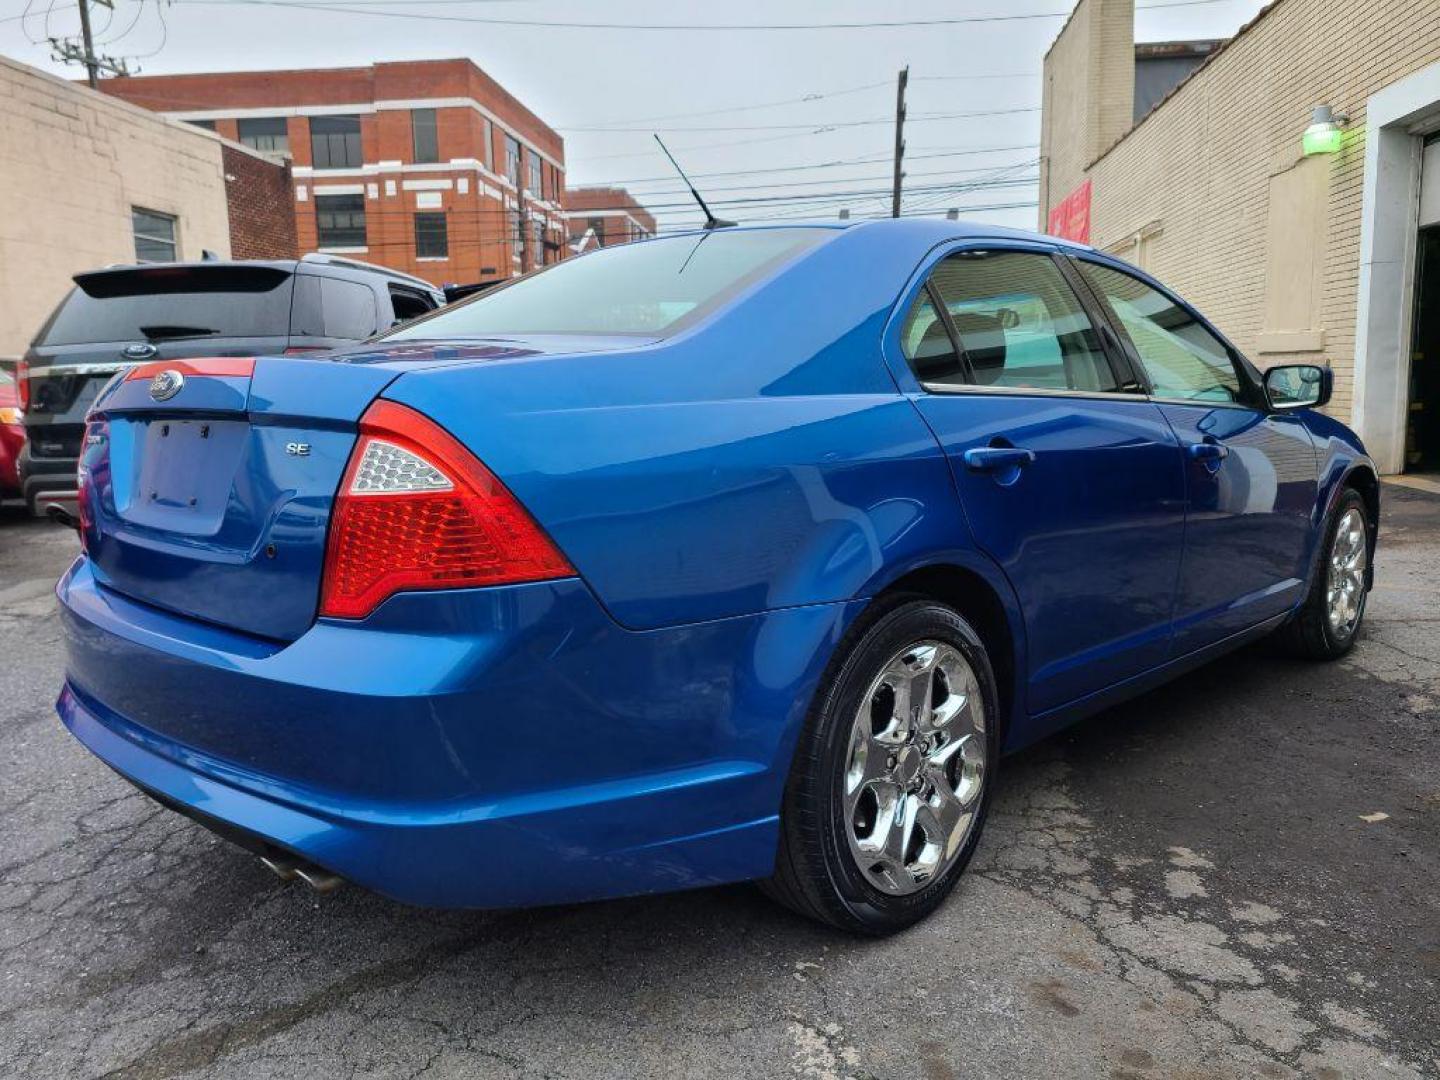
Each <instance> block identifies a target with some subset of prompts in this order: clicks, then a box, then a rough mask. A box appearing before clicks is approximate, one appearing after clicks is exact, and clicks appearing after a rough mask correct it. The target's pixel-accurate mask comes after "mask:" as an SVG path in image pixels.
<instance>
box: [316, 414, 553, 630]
mask: <svg viewBox="0 0 1440 1080" xmlns="http://www.w3.org/2000/svg"><path fill="white" fill-rule="evenodd" d="M574 573H575V571H574V570H573V569H572V568H571V566H570V564H569V562H567V561H566V559H565V556H564V555H562V554H560V552H559V551H558V550H557V549H556V547H555V545H554V544H553V543H551V542H550V538H549V537H547V536H546V535H545V534H544V532H542V531H541V529H540V526H539V525H537V524H536V523H535V521H534V519H533V518H531V517H530V515H529V514H528V513H527V512H526V510H525V508H524V507H523V506H521V505H520V503H519V502H518V501H516V499H515V496H513V495H511V494H510V492H509V491H508V490H506V488H505V485H503V484H502V483H500V481H499V480H497V479H496V478H495V476H494V475H493V474H492V473H491V472H490V470H489V469H487V468H485V466H484V465H482V464H480V462H479V461H477V460H476V459H475V457H474V455H472V454H471V453H470V452H469V451H468V450H466V449H465V447H463V446H461V445H460V443H459V442H458V441H457V440H456V439H455V438H454V436H452V435H450V433H449V432H447V431H445V430H444V429H443V428H441V427H439V426H438V425H437V424H435V423H433V422H432V421H430V420H427V419H426V418H425V417H423V416H421V415H420V414H419V413H417V412H415V411H414V410H413V409H409V408H406V407H405V406H404V405H397V404H395V403H394V402H391V401H377V402H375V403H374V404H373V405H371V406H370V408H369V409H367V410H366V412H365V415H364V416H363V417H361V419H360V438H359V440H358V441H357V442H356V443H355V449H354V450H352V451H351V453H350V463H349V464H348V465H347V466H346V468H345V477H344V479H343V480H341V482H340V492H339V494H338V495H337V497H336V499H335V511H334V513H333V514H332V516H331V520H330V538H329V541H328V543H327V544H326V549H325V576H324V585H323V587H322V589H321V594H320V614H321V615H329V616H333V617H336V618H342V619H358V618H363V617H364V616H366V615H368V614H370V612H372V611H374V610H375V608H376V607H377V606H379V604H380V602H381V601H382V600H384V599H385V598H386V597H388V596H391V595H392V594H394V593H397V592H400V591H402V590H406V589H460V588H473V587H475V586H480V585H509V584H515V583H517V582H522V581H542V580H545V579H547V578H557V577H568V576H570V575H572V574H574Z"/></svg>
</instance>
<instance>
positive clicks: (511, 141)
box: [505, 135, 521, 193]
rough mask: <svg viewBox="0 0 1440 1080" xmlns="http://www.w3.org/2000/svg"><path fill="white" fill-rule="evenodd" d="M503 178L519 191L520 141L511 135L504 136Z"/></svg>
mask: <svg viewBox="0 0 1440 1080" xmlns="http://www.w3.org/2000/svg"><path fill="white" fill-rule="evenodd" d="M505 176H506V178H507V179H508V180H509V181H510V183H511V184H512V185H514V187H515V191H516V192H517V193H518V192H519V191H520V187H521V183H520V140H519V139H517V138H515V137H514V136H513V135H506V136H505Z"/></svg>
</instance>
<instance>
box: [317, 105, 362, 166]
mask: <svg viewBox="0 0 1440 1080" xmlns="http://www.w3.org/2000/svg"><path fill="white" fill-rule="evenodd" d="M310 159H311V164H313V165H314V166H315V168H317V169H358V168H359V167H360V166H361V164H362V163H363V158H362V155H361V153H360V118H359V117H358V116H312V117H311V118H310Z"/></svg>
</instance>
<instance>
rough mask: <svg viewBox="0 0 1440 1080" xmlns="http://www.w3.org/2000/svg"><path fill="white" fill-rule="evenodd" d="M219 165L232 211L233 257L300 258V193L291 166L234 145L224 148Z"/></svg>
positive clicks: (231, 235)
mask: <svg viewBox="0 0 1440 1080" xmlns="http://www.w3.org/2000/svg"><path fill="white" fill-rule="evenodd" d="M220 160H221V163H222V167H223V168H224V170H225V197H226V206H227V208H228V209H229V211H230V257H231V258H232V259H293V258H295V256H296V255H298V254H299V253H300V252H299V250H298V245H297V242H296V239H295V210H294V206H295V189H294V188H293V187H292V185H291V180H290V166H289V164H288V163H287V162H283V161H281V162H278V163H277V162H275V161H273V160H267V159H266V158H264V157H261V156H260V155H259V154H256V153H253V152H250V153H247V152H246V151H245V150H242V149H240V148H238V147H235V146H231V145H230V144H229V143H221V144H220Z"/></svg>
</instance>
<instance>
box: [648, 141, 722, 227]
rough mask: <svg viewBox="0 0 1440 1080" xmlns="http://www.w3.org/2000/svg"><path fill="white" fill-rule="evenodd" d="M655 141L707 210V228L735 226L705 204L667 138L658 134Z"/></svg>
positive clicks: (692, 194)
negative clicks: (717, 215)
mask: <svg viewBox="0 0 1440 1080" xmlns="http://www.w3.org/2000/svg"><path fill="white" fill-rule="evenodd" d="M655 141H656V142H657V143H659V144H660V149H661V150H663V151H665V156H666V157H667V158H669V159H670V164H671V165H674V166H675V171H676V172H677V173H679V174H680V179H681V180H684V181H685V186H686V187H688V188H689V189H690V194H691V196H693V197H694V199H695V201H696V202H697V203H699V204H700V209H701V210H703V211H704V212H705V228H707V229H731V228H734V227H735V222H733V221H726V220H725V219H724V218H717V217H716V216H715V215H714V214H712V213H711V212H710V207H708V206H706V205H705V200H704V199H702V198H701V197H700V193H699V192H698V191H696V190H695V185H694V184H692V183H691V182H690V178H689V177H688V176H686V175H685V170H684V169H682V168H680V163H679V162H678V161H676V160H675V155H674V154H672V153H670V148H669V147H668V146H666V145H665V140H663V139H662V138H660V136H659V135H656V136H655Z"/></svg>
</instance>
